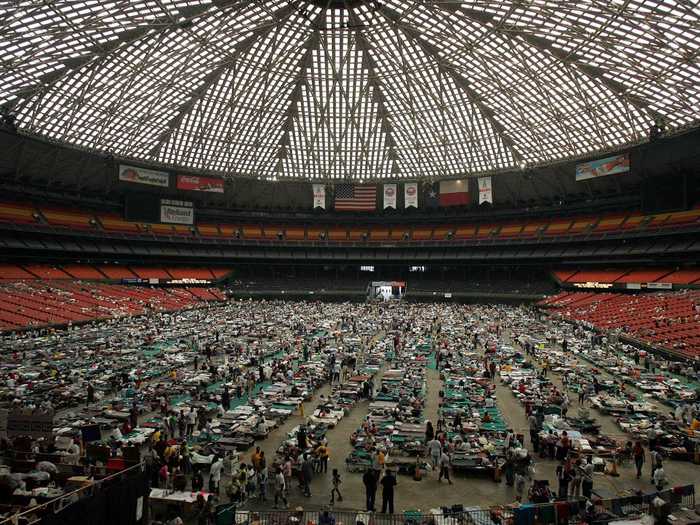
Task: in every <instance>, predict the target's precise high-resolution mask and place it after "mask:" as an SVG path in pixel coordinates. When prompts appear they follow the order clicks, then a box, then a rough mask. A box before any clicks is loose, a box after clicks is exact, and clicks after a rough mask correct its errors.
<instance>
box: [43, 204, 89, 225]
mask: <svg viewBox="0 0 700 525" xmlns="http://www.w3.org/2000/svg"><path fill="white" fill-rule="evenodd" d="M41 214H42V215H43V216H44V218H45V219H46V221H47V222H48V223H49V224H50V225H52V226H65V227H66V228H77V229H79V230H91V229H93V228H94V227H93V226H92V224H90V221H92V220H94V217H93V215H92V214H91V213H80V212H77V211H72V210H71V211H67V210H59V209H53V208H46V207H42V208H41Z"/></svg>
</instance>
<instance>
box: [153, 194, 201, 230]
mask: <svg viewBox="0 0 700 525" xmlns="http://www.w3.org/2000/svg"><path fill="white" fill-rule="evenodd" d="M160 222H164V223H168V224H187V225H190V226H191V225H192V224H194V207H193V206H192V203H191V202H187V201H174V200H170V199H161V200H160Z"/></svg>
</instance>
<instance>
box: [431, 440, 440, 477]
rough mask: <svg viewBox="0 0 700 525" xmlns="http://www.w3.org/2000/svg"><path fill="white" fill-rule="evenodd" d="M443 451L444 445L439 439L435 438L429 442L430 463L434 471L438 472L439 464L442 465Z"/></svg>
mask: <svg viewBox="0 0 700 525" xmlns="http://www.w3.org/2000/svg"><path fill="white" fill-rule="evenodd" d="M441 449H442V445H441V444H440V441H438V440H437V439H435V438H433V439H431V440H430V441H428V453H429V454H430V461H431V465H432V466H433V470H437V468H438V464H439V463H440V452H441Z"/></svg>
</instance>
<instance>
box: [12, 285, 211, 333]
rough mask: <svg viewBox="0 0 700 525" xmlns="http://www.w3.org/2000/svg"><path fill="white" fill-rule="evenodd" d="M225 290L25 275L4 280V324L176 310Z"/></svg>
mask: <svg viewBox="0 0 700 525" xmlns="http://www.w3.org/2000/svg"><path fill="white" fill-rule="evenodd" d="M222 299H223V294H222V293H221V291H220V290H217V289H208V288H149V287H137V286H133V287H132V286H123V285H114V284H103V283H83V282H73V281H47V280H41V281H40V280H34V281H30V280H25V281H15V282H12V283H9V282H6V283H2V284H0V330H3V331H4V330H15V329H20V328H29V327H40V326H50V325H65V324H68V323H76V322H82V321H89V320H93V319H106V318H111V317H121V316H125V315H139V314H143V313H145V312H146V311H151V310H158V311H174V310H181V309H183V308H190V307H193V306H196V305H198V304H201V303H203V302H206V301H220V300H222Z"/></svg>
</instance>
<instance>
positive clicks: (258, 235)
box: [243, 224, 263, 240]
mask: <svg viewBox="0 0 700 525" xmlns="http://www.w3.org/2000/svg"><path fill="white" fill-rule="evenodd" d="M243 238H244V239H253V240H257V239H262V238H263V231H262V228H261V227H260V225H259V224H256V225H252V224H247V225H245V226H243Z"/></svg>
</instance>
